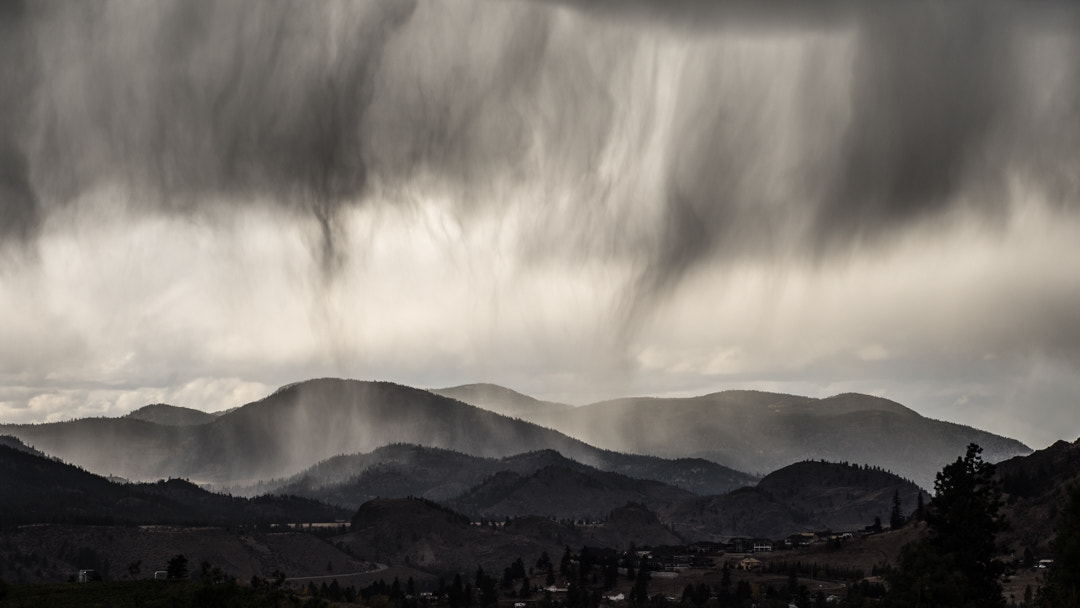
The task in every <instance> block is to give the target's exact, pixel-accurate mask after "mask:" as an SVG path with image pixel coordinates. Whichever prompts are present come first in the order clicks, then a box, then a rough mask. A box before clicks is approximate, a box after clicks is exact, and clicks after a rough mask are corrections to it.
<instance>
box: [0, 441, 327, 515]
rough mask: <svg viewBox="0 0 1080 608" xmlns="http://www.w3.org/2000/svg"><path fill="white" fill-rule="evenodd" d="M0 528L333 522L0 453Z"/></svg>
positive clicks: (313, 505)
mask: <svg viewBox="0 0 1080 608" xmlns="http://www.w3.org/2000/svg"><path fill="white" fill-rule="evenodd" d="M0 479H3V483H0V527H7V526H15V525H24V524H40V523H56V522H61V523H82V524H91V523H93V524H111V523H116V524H174V525H177V524H181V525H257V524H269V523H292V522H323V521H334V520H335V519H339V518H342V517H344V516H345V514H346V512H345V511H342V510H341V509H337V508H334V507H329V506H326V505H324V504H321V503H318V502H316V501H313V500H310V499H306V498H298V497H289V496H263V497H258V498H252V499H246V498H235V497H232V496H224V495H220V494H213V493H211V492H207V491H205V490H202V489H200V488H199V487H197V486H195V485H194V484H192V483H190V482H187V481H183V480H180V479H171V480H169V481H160V482H157V483H144V484H118V483H113V482H111V481H109V480H107V479H105V478H103V477H99V476H97V475H94V474H92V473H88V472H86V471H84V470H82V469H79V468H78V467H74V466H72V465H69V464H65V463H63V462H60V461H59V460H56V459H51V458H45V457H42V456H38V455H35V454H32V453H28V452H25V451H22V450H17V449H14V448H11V447H8V446H6V445H0Z"/></svg>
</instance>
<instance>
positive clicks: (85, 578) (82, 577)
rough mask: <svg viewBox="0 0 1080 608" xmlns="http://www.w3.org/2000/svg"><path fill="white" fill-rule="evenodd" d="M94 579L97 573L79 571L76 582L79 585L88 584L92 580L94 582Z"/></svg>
mask: <svg viewBox="0 0 1080 608" xmlns="http://www.w3.org/2000/svg"><path fill="white" fill-rule="evenodd" d="M96 578H97V573H96V572H94V571H93V570H79V578H78V581H79V582H80V583H89V582H90V581H92V580H94V579H96Z"/></svg>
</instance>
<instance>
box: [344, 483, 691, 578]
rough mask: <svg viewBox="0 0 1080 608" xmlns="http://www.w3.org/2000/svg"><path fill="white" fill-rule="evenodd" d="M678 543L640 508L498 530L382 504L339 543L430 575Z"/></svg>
mask: <svg viewBox="0 0 1080 608" xmlns="http://www.w3.org/2000/svg"><path fill="white" fill-rule="evenodd" d="M680 540H681V539H680V538H679V537H678V536H677V535H675V534H674V533H672V532H671V531H670V530H668V529H667V528H666V527H665V526H664V525H662V524H661V523H660V521H659V520H657V518H656V515H655V514H653V513H651V512H650V511H648V510H647V509H645V508H644V507H642V506H640V505H624V506H622V507H618V508H616V509H613V510H612V511H611V513H609V514H608V517H607V518H606V520H605V521H604V522H603V523H602V524H599V525H596V526H571V525H567V524H563V523H559V522H555V521H552V520H550V519H548V518H546V517H537V516H527V517H519V518H516V519H512V520H511V521H509V522H507V523H506V524H505V525H501V526H493V525H488V526H475V525H470V523H469V519H468V518H467V517H463V516H462V515H460V514H458V513H456V512H454V511H452V510H449V509H446V508H445V507H442V506H439V505H436V504H435V503H432V502H430V501H424V500H420V499H415V498H394V499H390V498H381V499H378V500H373V501H370V502H368V503H365V504H364V505H362V506H361V507H360V508H359V509H358V510H357V512H356V514H355V515H354V516H353V519H352V523H351V527H350V532H349V533H348V534H347V535H345V536H344V537H342V538H341V542H342V543H343V544H344V545H345V546H346V547H348V548H349V549H350V551H351V552H352V553H353V554H354V555H356V556H358V557H359V558H361V559H365V560H370V561H375V562H388V563H396V564H408V565H410V566H411V567H414V568H420V569H423V570H426V571H429V572H438V573H454V572H475V570H476V567H477V566H481V567H483V568H484V569H485V570H486V571H488V572H499V571H500V570H501V569H502V568H504V567H505V566H507V565H509V564H510V563H511V562H513V561H514V560H515V559H517V558H523V559H524V561H525V562H526V563H529V564H532V563H534V562H535V561H536V560H537V558H539V557H540V555H541V554H542V553H544V552H547V553H548V554H549V555H551V556H558V555H560V554H561V553H562V551H563V550H564V548H565V547H567V546H570V547H581V546H586V545H587V546H590V547H609V548H615V549H625V548H626V547H627V546H629V545H630V543H632V542H633V543H639V544H642V545H653V546H655V545H663V544H669V545H670V544H677V543H679V542H680Z"/></svg>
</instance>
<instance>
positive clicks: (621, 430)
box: [526, 390, 1031, 488]
mask: <svg viewBox="0 0 1080 608" xmlns="http://www.w3.org/2000/svg"><path fill="white" fill-rule="evenodd" d="M526 419H528V420H531V421H533V422H536V423H537V424H540V425H543V426H545V427H549V428H553V429H556V430H559V431H562V432H564V433H566V434H567V435H570V436H571V437H576V438H577V439H580V440H582V441H585V442H587V443H589V444H591V445H595V446H597V447H601V448H604V449H609V450H614V451H618V452H625V453H630V454H651V455H654V456H662V457H665V458H687V457H689V458H704V459H707V460H711V461H713V462H717V463H721V464H724V465H725V466H729V467H731V468H734V469H736V470H740V471H748V472H751V473H758V474H766V473H768V472H771V471H775V470H777V469H779V468H781V467H783V466H786V465H788V464H792V463H795V462H800V461H802V460H819V459H824V460H828V461H831V462H843V461H847V462H860V463H869V464H873V465H876V466H880V467H882V468H884V469H887V470H890V471H894V472H896V473H897V474H899V475H901V476H903V477H906V478H909V479H912V480H914V481H915V482H916V483H918V484H919V485H921V486H923V487H924V488H930V487H932V486H933V479H934V475H935V474H936V472H937V471H939V470H940V469H941V467H942V466H944V465H945V464H947V463H948V462H951V461H952V460H953V459H954V458H956V455H957V454H962V453H963V451H964V449H965V448H966V446H967V445H968V444H969V443H978V444H979V445H981V446H982V447H983V450H984V457H985V458H986V459H987V460H990V461H993V462H996V461H1000V460H1004V459H1007V458H1011V457H1013V456H1020V455H1024V454H1029V453H1031V449H1030V448H1028V447H1027V446H1026V445H1024V444H1023V443H1021V442H1019V441H1016V440H1014V439H1009V438H1006V437H1001V436H999V435H994V434H992V433H988V432H985V431H981V430H978V429H974V428H971V427H966V426H963V425H959V424H954V423H950V422H942V421H938V420H932V419H929V418H925V417H923V416H921V415H920V414H918V413H916V412H914V411H912V410H911V409H909V408H907V407H905V406H903V405H901V404H899V403H896V402H894V401H890V400H888V399H883V398H880V397H873V396H870V395H861V394H857V393H845V394H841V395H835V396H832V397H827V398H823V399H817V398H813V397H800V396H797V395H785V394H779V393H767V392H761V391H741V390H732V391H722V392H718V393H712V394H709V395H703V396H700V397H686V398H660V397H633V398H626V399H616V400H611V401H602V402H599V403H594V404H591V405H586V406H581V407H577V408H570V409H567V410H560V411H557V412H555V411H551V410H547V411H544V410H538V413H536V414H531V415H528V416H527V418H526Z"/></svg>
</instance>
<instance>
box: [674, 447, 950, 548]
mask: <svg viewBox="0 0 1080 608" xmlns="http://www.w3.org/2000/svg"><path fill="white" fill-rule="evenodd" d="M920 491H921V490H920V488H919V487H918V486H916V485H915V484H914V483H912V482H910V481H907V480H905V479H902V478H900V477H898V476H896V475H894V474H892V473H889V472H887V471H882V470H880V469H873V468H869V467H861V466H855V465H849V464H838V463H826V462H816V461H807V462H800V463H796V464H793V465H789V466H787V467H784V468H783V469H780V470H778V471H775V472H773V473H771V474H769V475H767V476H766V477H765V478H764V479H762V480H761V482H760V483H758V484H757V486H755V487H747V488H743V489H740V490H737V491H735V492H731V493H730V494H725V495H722V496H703V497H696V498H691V499H688V500H685V501H681V502H679V503H677V504H674V505H673V506H671V507H668V508H662V509H660V516H661V518H662V519H663V520H664V521H666V522H668V523H669V524H671V525H672V527H673V528H674V529H675V530H676V531H678V532H679V533H680V534H683V535H684V536H686V537H688V538H691V539H694V540H718V539H721V538H726V537H731V536H757V537H764V538H783V537H785V536H788V535H790V534H794V533H797V532H817V531H821V530H832V531H834V532H843V531H851V530H861V529H863V528H864V527H867V526H869V525H871V524H873V523H874V518H875V517H879V518H881V520H882V521H883V522H886V525H887V522H888V521H889V515H890V513H891V511H892V506H893V503H892V500H893V496H894V494H897V493H898V494H899V496H900V501H901V509H902V511H903V513H904V514H905V515H907V514H908V513H910V512H912V511H914V510H915V506H916V504H917V502H918V495H919V493H920ZM924 499H926V500H928V499H929V497H928V496H926V495H925V494H924Z"/></svg>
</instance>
